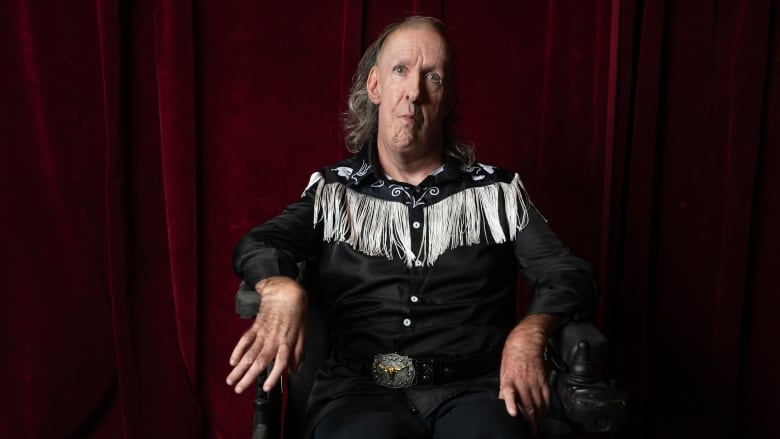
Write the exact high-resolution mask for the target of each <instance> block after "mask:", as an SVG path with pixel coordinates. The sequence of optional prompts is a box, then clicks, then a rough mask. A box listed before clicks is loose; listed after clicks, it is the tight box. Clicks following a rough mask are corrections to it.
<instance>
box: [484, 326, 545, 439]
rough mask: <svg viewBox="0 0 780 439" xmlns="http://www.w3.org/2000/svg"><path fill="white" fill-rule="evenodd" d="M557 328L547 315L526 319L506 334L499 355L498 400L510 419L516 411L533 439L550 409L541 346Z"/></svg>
mask: <svg viewBox="0 0 780 439" xmlns="http://www.w3.org/2000/svg"><path fill="white" fill-rule="evenodd" d="M557 325H558V317H557V316H554V315H551V314H532V315H530V316H527V317H526V318H524V319H523V321H521V322H520V323H519V324H518V325H517V326H516V327H515V329H513V330H512V332H510V333H509V336H508V337H507V339H506V343H505V344H504V352H503V354H502V355H501V375H500V382H499V392H498V397H499V399H503V400H504V403H505V404H506V411H507V412H508V413H509V414H510V415H511V416H517V413H518V409H519V411H520V413H521V414H522V415H523V417H524V418H525V419H526V421H527V422H528V425H529V426H530V428H531V434H532V435H533V436H536V435H537V432H538V430H539V422H540V421H541V420H542V418H543V417H544V416H545V415H546V414H547V410H548V409H549V407H550V389H549V388H548V387H547V382H546V380H545V370H544V346H545V343H546V342H547V337H548V336H549V334H550V333H552V331H553V330H554V329H555V328H556V327H557Z"/></svg>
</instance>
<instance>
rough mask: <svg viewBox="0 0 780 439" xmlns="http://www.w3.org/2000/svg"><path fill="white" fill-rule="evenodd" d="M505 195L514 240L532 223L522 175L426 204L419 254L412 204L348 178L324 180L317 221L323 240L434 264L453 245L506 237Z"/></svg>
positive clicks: (499, 240) (318, 194)
mask: <svg viewBox="0 0 780 439" xmlns="http://www.w3.org/2000/svg"><path fill="white" fill-rule="evenodd" d="M502 194H503V197H504V215H505V216H506V221H507V224H509V225H510V227H509V240H510V241H513V240H514V239H515V237H516V236H517V231H518V230H522V229H523V228H524V227H525V226H526V225H528V206H527V205H526V200H525V198H524V195H523V194H524V189H523V184H522V182H521V181H520V178H519V176H517V175H515V178H514V179H513V180H512V182H511V183H494V184H491V185H487V186H481V187H473V188H469V189H466V190H463V191H461V192H458V193H456V194H454V195H451V196H449V197H446V198H444V199H443V200H441V201H438V202H436V203H434V204H431V205H429V206H425V207H424V208H423V218H424V219H423V224H422V228H423V229H422V234H423V238H422V243H421V245H420V249H419V256H417V255H415V253H414V252H413V251H412V245H411V242H412V239H411V230H410V227H409V222H410V219H409V212H410V209H409V206H407V205H406V204H405V203H403V202H402V201H401V200H400V199H399V201H398V202H396V201H388V200H384V199H378V198H374V197H370V196H367V195H364V194H360V193H358V192H355V191H353V190H351V189H347V188H346V186H344V185H343V184H342V183H329V184H324V181H323V180H321V181H319V185H318V186H317V191H316V194H315V201H314V224H317V223H319V222H320V221H322V222H323V239H324V240H325V241H326V242H331V241H341V242H345V243H347V244H349V245H350V246H351V247H352V248H354V249H355V250H357V251H359V252H361V253H363V254H366V255H369V256H384V257H386V258H388V259H394V256H395V255H400V257H401V258H402V259H403V260H404V261H405V262H406V265H407V266H408V267H412V266H414V263H415V261H417V260H419V261H421V262H422V263H423V264H424V265H427V266H432V265H433V264H434V263H435V262H436V260H437V259H438V258H439V256H441V255H442V254H444V252H446V251H448V250H453V249H455V248H458V247H461V246H469V245H475V244H478V243H480V242H482V240H483V239H482V238H483V236H484V237H487V234H489V236H490V238H491V239H492V241H493V242H495V243H499V244H500V243H503V242H506V240H507V236H506V233H505V232H504V229H503V228H502V227H501V213H500V212H499V203H498V200H499V197H500V196H501V195H502Z"/></svg>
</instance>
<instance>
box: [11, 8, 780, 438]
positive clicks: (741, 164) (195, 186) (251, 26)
mask: <svg viewBox="0 0 780 439" xmlns="http://www.w3.org/2000/svg"><path fill="white" fill-rule="evenodd" d="M681 3H682V2H642V1H636V0H634V1H629V0H622V1H620V0H611V1H607V0H603V1H596V0H594V1H591V2H582V1H573V0H572V1H559V0H551V1H548V2H526V3H523V4H517V2H514V1H510V0H502V1H497V2H494V3H492V4H491V5H483V4H480V3H475V2H467V1H463V0H460V1H454V0H453V1H444V0H440V1H431V0H417V1H402V2H384V1H379V0H360V1H359V0H341V1H335V0H328V1H321V2H316V3H315V2H311V3H310V4H306V5H301V4H298V3H296V2H282V3H271V2H241V1H233V0H222V1H209V0H201V1H195V2H193V1H189V2H183V1H180V0H137V1H133V2H129V1H119V0H96V1H94V2H89V3H86V2H53V3H52V2H48V3H46V4H44V3H42V2H33V1H29V0H9V1H6V2H4V3H3V4H2V5H0V60H2V63H3V66H4V68H3V69H2V70H0V78H2V80H1V81H0V111H1V112H2V113H0V133H2V134H0V145H1V146H2V148H0V225H1V226H2V227H0V243H1V245H0V292H1V293H2V294H0V322H2V323H0V325H1V326H0V334H2V335H0V352H2V355H1V356H0V392H1V393H0V394H2V395H3V397H2V399H0V401H2V407H0V408H1V409H2V410H0V436H2V437H101V438H102V437H112V438H113V437H129V438H136V437H164V436H167V437H201V436H205V437H215V438H217V437H219V438H234V437H248V436H249V434H250V430H251V425H250V423H251V416H252V406H251V400H252V395H250V394H246V395H240V396H236V395H234V394H232V392H231V391H230V389H229V388H228V387H227V386H226V385H225V384H224V377H225V376H226V375H227V372H228V370H229V367H228V364H227V356H228V353H229V351H230V349H231V348H232V345H233V343H234V342H235V340H236V339H237V337H238V336H239V334H240V333H241V332H242V331H243V330H244V329H245V328H246V326H247V325H248V323H247V322H245V321H241V320H240V319H238V318H237V316H236V315H235V313H234V312H233V293H234V292H235V288H236V285H237V279H236V278H235V277H234V276H233V274H232V271H231V268H230V260H229V257H230V250H231V249H232V246H233V245H234V243H235V242H236V241H237V240H238V238H239V237H240V236H241V235H242V234H243V233H245V232H246V231H247V230H248V229H249V228H250V227H251V226H253V225H255V224H258V223H260V222H262V221H263V220H265V219H267V218H269V217H270V216H272V215H274V214H275V213H277V212H279V211H280V209H281V208H282V207H283V206H284V205H285V204H287V203H289V202H291V201H293V200H294V199H296V198H297V197H298V196H299V194H300V192H301V190H302V189H303V187H304V186H305V184H306V182H307V181H308V176H309V174H310V173H311V172H312V171H314V170H315V169H317V168H319V167H321V166H323V165H326V164H328V163H331V162H333V161H334V160H336V159H338V158H341V157H344V156H345V155H346V151H345V150H344V148H343V146H342V142H341V135H340V126H339V114H340V113H341V112H342V111H343V110H344V101H345V95H346V90H347V89H348V87H349V84H350V78H351V75H352V73H353V70H354V68H355V66H356V64H357V61H358V59H359V57H360V54H361V52H362V49H363V48H364V47H365V46H366V44H367V43H368V42H370V41H371V40H372V39H373V38H374V37H375V36H376V35H377V33H378V32H379V31H380V30H381V28H382V27H383V26H384V25H385V24H387V23H388V22H390V21H393V20H396V19H398V18H400V17H402V16H404V15H406V14H409V13H423V14H428V15H434V16H438V17H441V18H443V19H444V20H445V21H446V22H447V23H448V25H449V27H450V28H451V36H452V39H453V41H454V43H455V45H456V47H457V50H458V64H457V69H458V74H459V91H460V104H461V107H460V111H461V114H462V116H463V124H462V127H461V133H462V137H464V138H467V139H470V140H473V141H474V142H475V143H476V145H477V147H478V158H480V159H481V160H482V161H485V162H492V163H495V164H499V165H502V166H505V167H508V168H512V169H516V170H517V171H519V172H520V173H521V175H522V176H523V178H524V181H525V183H526V186H527V187H528V189H529V191H530V193H531V195H532V197H533V200H534V202H535V204H536V205H537V206H538V207H539V208H540V210H541V211H542V212H543V213H544V214H545V216H546V217H547V218H548V220H550V222H551V224H552V226H553V228H554V229H555V230H556V231H557V232H558V233H559V235H561V237H562V238H563V239H564V240H565V241H566V242H567V244H568V245H569V246H570V247H571V248H572V249H573V250H574V251H575V252H576V253H578V254H580V255H582V256H583V257H585V258H586V259H588V260H590V261H591V262H593V264H594V266H595V268H596V269H597V271H598V273H599V278H600V281H601V283H602V285H603V287H604V294H603V300H602V302H603V305H604V306H603V309H602V311H603V312H602V313H601V314H600V320H599V323H600V324H601V325H602V327H603V328H604V330H605V332H606V333H607V335H608V337H609V338H610V340H611V342H612V345H611V346H612V348H613V350H612V353H613V355H612V356H611V361H610V363H609V367H608V372H609V373H611V374H612V375H613V376H615V377H617V378H619V379H620V381H621V383H623V384H624V385H626V386H627V387H628V388H629V390H630V391H631V397H632V401H633V406H632V409H633V411H632V413H633V416H632V420H631V423H630V424H629V425H627V426H626V428H625V429H624V432H623V435H622V436H625V437H638V436H644V437H668V436H670V434H669V433H668V430H666V429H667V428H668V427H669V425H671V424H673V423H677V424H679V425H680V426H681V427H680V428H679V429H678V430H677V431H682V432H685V433H686V434H688V435H690V434H692V433H695V432H702V431H706V432H708V433H710V434H711V436H712V437H733V433H734V432H735V431H737V429H738V428H742V429H744V428H747V429H749V430H750V432H751V433H754V434H760V433H761V432H763V431H765V429H767V428H768V427H769V426H771V423H770V419H771V418H770V416H772V415H773V414H774V413H776V409H777V404H776V403H774V402H773V401H774V398H773V397H772V395H773V394H774V393H777V391H780V383H778V381H777V374H776V373H774V371H775V370H776V369H777V366H778V364H777V360H774V358H777V357H778V355H777V354H780V352H778V351H780V346H778V343H777V342H776V341H774V337H773V336H772V334H773V333H774V332H776V329H775V328H774V327H773V325H772V314H771V311H772V310H773V309H775V308H777V306H778V305H780V304H779V303H778V299H777V296H776V295H775V294H774V292H775V290H776V288H773V285H772V283H771V275H772V270H773V269H775V270H776V269H777V266H778V264H777V258H776V256H774V252H773V250H774V248H776V246H777V245H778V244H780V238H779V237H778V233H777V231H776V229H775V228H773V227H772V224H777V223H778V219H777V215H778V214H777V212H776V210H775V209H773V207H776V206H777V205H778V196H777V192H775V191H772V190H771V189H773V188H777V187H778V183H780V182H778V181H777V176H776V175H777V174H778V171H780V157H779V156H778V148H777V146H778V132H777V129H778V128H777V122H778V120H779V119H778V107H779V106H778V104H780V101H779V99H778V87H779V86H780V81H779V80H778V71H779V70H778V60H780V53H779V52H778V51H779V50H780V49H778V47H780V46H778V31H777V29H778V26H777V25H778V4H777V2H776V1H770V0H763V1H749V0H741V1H740V0H730V1H712V0H711V1H697V2H686V3H685V4H684V5H683V4H681ZM671 436H674V435H671ZM759 437H760V436H759Z"/></svg>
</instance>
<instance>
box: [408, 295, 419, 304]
mask: <svg viewBox="0 0 780 439" xmlns="http://www.w3.org/2000/svg"><path fill="white" fill-rule="evenodd" d="M409 300H411V301H412V303H417V302H418V301H419V300H420V299H419V298H418V297H417V296H412V297H410V298H409Z"/></svg>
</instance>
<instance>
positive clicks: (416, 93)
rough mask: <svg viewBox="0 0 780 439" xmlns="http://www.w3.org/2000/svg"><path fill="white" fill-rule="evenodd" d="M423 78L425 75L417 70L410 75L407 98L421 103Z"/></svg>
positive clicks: (415, 102)
mask: <svg viewBox="0 0 780 439" xmlns="http://www.w3.org/2000/svg"><path fill="white" fill-rule="evenodd" d="M423 79H424V75H422V74H420V73H419V72H416V73H414V74H412V75H410V78H409V82H408V83H407V89H406V99H408V100H409V101H410V102H412V103H414V104H419V103H420V100H421V98H422V91H423V90H424V87H423V85H422V81H423Z"/></svg>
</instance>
